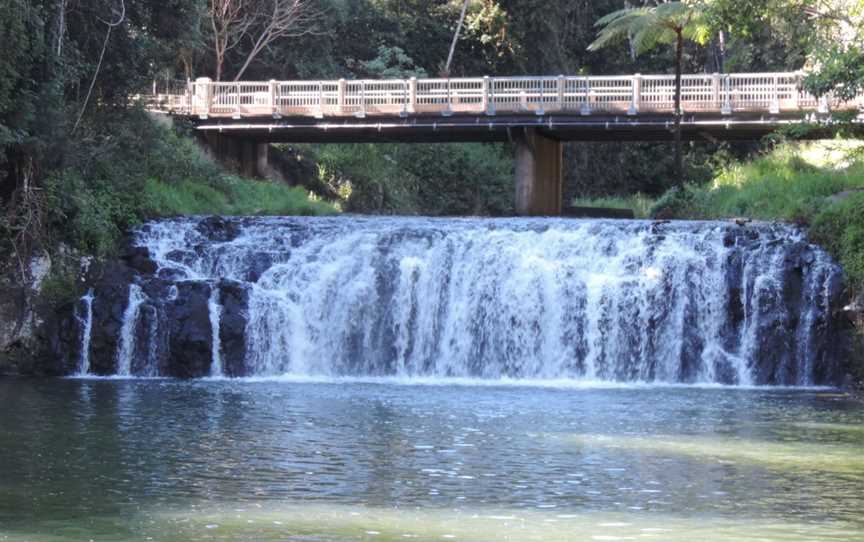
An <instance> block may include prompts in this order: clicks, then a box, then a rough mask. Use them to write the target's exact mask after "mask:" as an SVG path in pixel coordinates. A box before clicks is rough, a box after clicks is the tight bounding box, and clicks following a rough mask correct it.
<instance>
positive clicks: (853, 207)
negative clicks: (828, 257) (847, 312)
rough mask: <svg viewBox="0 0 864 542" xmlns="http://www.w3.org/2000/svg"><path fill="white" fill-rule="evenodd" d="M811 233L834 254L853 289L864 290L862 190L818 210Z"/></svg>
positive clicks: (863, 205) (863, 207)
mask: <svg viewBox="0 0 864 542" xmlns="http://www.w3.org/2000/svg"><path fill="white" fill-rule="evenodd" d="M811 236H812V239H813V240H814V241H815V242H817V243H820V244H822V245H824V246H825V247H827V248H828V250H830V251H831V253H832V254H834V255H835V256H837V259H838V260H839V261H840V263H841V264H842V265H843V269H844V271H845V272H846V276H847V277H848V279H849V282H850V284H851V285H852V286H853V288H854V290H855V291H856V292H858V293H861V292H864V192H858V193H856V194H852V195H850V196H849V197H847V198H845V199H843V200H842V201H839V202H837V203H835V204H833V205H831V206H829V207H828V208H826V209H824V210H823V211H821V212H820V213H818V214H817V215H816V218H815V219H814V221H813V228H812V229H811Z"/></svg>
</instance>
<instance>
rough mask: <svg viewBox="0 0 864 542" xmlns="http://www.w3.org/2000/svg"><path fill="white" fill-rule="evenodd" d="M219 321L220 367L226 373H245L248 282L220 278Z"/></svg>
mask: <svg viewBox="0 0 864 542" xmlns="http://www.w3.org/2000/svg"><path fill="white" fill-rule="evenodd" d="M218 288H219V303H220V305H221V307H222V317H221V319H220V321H219V324H220V325H219V342H220V343H221V347H222V348H221V353H222V367H223V371H224V372H225V375H226V376H231V377H241V376H248V369H247V367H246V365H245V363H244V361H245V359H246V325H247V319H248V314H249V288H250V287H249V285H248V284H244V283H242V282H238V281H234V280H227V279H223V280H221V281H219V285H218Z"/></svg>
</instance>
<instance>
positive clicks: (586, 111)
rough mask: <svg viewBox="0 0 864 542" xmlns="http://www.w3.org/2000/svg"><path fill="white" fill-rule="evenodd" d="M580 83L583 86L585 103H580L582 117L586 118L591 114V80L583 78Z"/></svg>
mask: <svg viewBox="0 0 864 542" xmlns="http://www.w3.org/2000/svg"><path fill="white" fill-rule="evenodd" d="M582 81H583V83H584V85H585V101H584V102H583V103H582V110H581V111H580V113H581V114H582V115H585V116H588V115H590V114H591V79H589V78H588V77H583V78H582Z"/></svg>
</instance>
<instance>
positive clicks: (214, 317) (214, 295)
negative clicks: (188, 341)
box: [207, 284, 223, 377]
mask: <svg viewBox="0 0 864 542" xmlns="http://www.w3.org/2000/svg"><path fill="white" fill-rule="evenodd" d="M207 309H208V311H209V313H210V329H211V341H212V347H211V354H210V355H211V356H212V361H211V365H210V376H212V377H220V376H223V374H222V353H221V352H220V350H221V344H220V339H219V321H220V319H221V317H222V307H221V306H220V305H219V288H218V287H217V285H216V284H213V285H212V286H211V290H210V299H209V300H208V302H207Z"/></svg>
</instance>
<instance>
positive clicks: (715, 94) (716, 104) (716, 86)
mask: <svg viewBox="0 0 864 542" xmlns="http://www.w3.org/2000/svg"><path fill="white" fill-rule="evenodd" d="M711 104H712V105H711V106H712V107H713V108H714V109H720V108H721V105H720V74H719V73H714V74H713V75H712V76H711Z"/></svg>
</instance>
